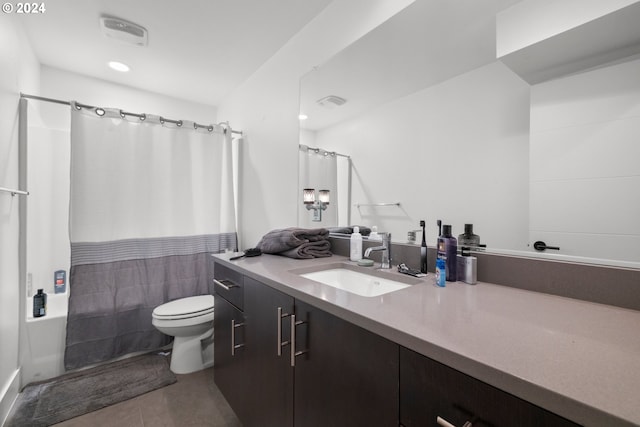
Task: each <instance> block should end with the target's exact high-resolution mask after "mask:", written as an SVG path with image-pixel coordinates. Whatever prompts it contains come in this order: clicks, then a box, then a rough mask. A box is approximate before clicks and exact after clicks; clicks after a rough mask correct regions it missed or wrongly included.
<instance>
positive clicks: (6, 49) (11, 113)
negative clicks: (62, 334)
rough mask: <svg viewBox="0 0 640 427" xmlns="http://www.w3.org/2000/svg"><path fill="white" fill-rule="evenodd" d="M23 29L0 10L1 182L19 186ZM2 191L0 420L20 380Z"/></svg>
mask: <svg viewBox="0 0 640 427" xmlns="http://www.w3.org/2000/svg"><path fill="white" fill-rule="evenodd" d="M26 40H27V39H26V36H25V35H24V33H23V31H22V29H21V28H20V27H19V26H17V25H16V24H15V22H12V20H11V18H10V16H9V15H5V14H1V15H0V76H2V78H1V79H0V117H1V119H0V187H7V188H18V101H19V97H20V95H19V94H20V92H21V91H23V92H37V91H38V81H39V66H38V62H37V60H36V59H35V56H34V54H33V51H32V49H31V47H30V46H29V43H28V42H27V41H26ZM20 197H24V196H15V197H12V196H11V195H10V194H8V193H0V343H1V344H0V424H2V421H3V420H4V419H5V417H6V415H7V413H8V411H9V408H10V405H11V404H12V403H13V400H14V399H15V397H16V395H17V392H18V386H19V384H18V383H19V372H18V342H19V336H18V330H19V319H20V317H19V316H20V310H19V304H18V301H19V300H20V286H19V281H20V278H19V274H20V271H19V259H18V250H19V231H20V230H19V227H20V222H19V211H18V203H19V198H20Z"/></svg>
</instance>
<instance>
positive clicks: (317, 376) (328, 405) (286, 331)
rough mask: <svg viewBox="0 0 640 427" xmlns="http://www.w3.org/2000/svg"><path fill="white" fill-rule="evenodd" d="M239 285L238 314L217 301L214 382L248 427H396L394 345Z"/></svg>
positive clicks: (246, 281) (256, 285) (269, 292)
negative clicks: (293, 347)
mask: <svg viewBox="0 0 640 427" xmlns="http://www.w3.org/2000/svg"><path fill="white" fill-rule="evenodd" d="M216 270H218V265H216ZM216 276H217V275H216ZM242 280H243V283H242V287H243V289H242V290H243V292H244V296H243V298H242V301H243V311H240V310H238V308H237V307H235V306H233V305H232V304H230V303H229V302H228V301H227V300H226V299H224V298H223V297H222V296H220V295H219V294H216V306H215V307H216V308H215V310H216V315H215V320H214V325H215V326H214V333H215V335H214V340H215V343H214V349H215V365H214V381H215V382H216V385H217V386H218V388H220V390H221V392H222V394H223V395H224V396H225V398H226V399H227V401H228V402H229V404H230V405H231V407H232V408H233V410H234V411H235V412H236V415H237V416H238V418H240V421H242V423H243V425H244V426H245V427H252V426H259V427H269V426H274V427H287V426H293V425H295V426H296V427H306V426H309V427H311V426H323V427H325V426H343V425H344V426H347V425H348V426H367V427H368V426H377V425H380V426H393V425H397V422H398V345H397V344H394V343H392V342H390V341H388V340H385V339H383V338H381V337H379V336H377V335H375V334H372V333H371V332H368V331H366V330H364V329H362V328H360V327H357V326H355V325H353V324H351V323H348V322H345V321H344V320H341V319H339V318H337V317H335V316H333V315H331V314H329V313H326V312H324V311H322V310H319V309H317V308H315V307H313V306H311V305H308V304H305V303H302V302H300V301H297V300H294V298H292V297H291V296H289V295H286V294H284V293H282V292H279V291H277V290H275V289H273V288H271V287H269V286H267V285H264V284H262V283H260V282H258V281H256V280H254V279H252V278H250V277H247V276H244V277H243V279H242ZM223 283H225V282H223ZM227 284H228V283H227ZM216 290H217V288H216ZM222 290H223V291H225V290H224V288H223V289H222ZM232 321H233V322H232ZM238 322H240V323H241V326H239V327H236V328H235V329H233V330H232V328H233V327H232V323H233V324H234V325H236V326H238V324H239V323H238ZM292 324H295V326H294V328H293V329H294V330H295V334H296V335H295V337H294V339H292V335H291V331H292ZM232 334H234V335H233V337H232ZM232 338H233V339H232ZM232 341H233V343H234V344H235V346H241V347H237V348H235V350H234V353H235V354H234V355H231V352H232V350H231V348H232ZM293 344H295V352H294V354H293V355H292V354H291V346H292V345H293ZM296 354H297V355H296ZM292 365H295V367H294V366H292Z"/></svg>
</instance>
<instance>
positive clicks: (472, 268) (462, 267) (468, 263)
mask: <svg viewBox="0 0 640 427" xmlns="http://www.w3.org/2000/svg"><path fill="white" fill-rule="evenodd" d="M457 264H458V265H457V270H456V273H457V274H458V280H459V281H461V282H464V283H467V284H469V285H475V284H476V283H477V282H478V259H477V258H476V257H474V256H471V252H470V251H469V248H467V247H463V248H462V250H461V251H460V255H458V256H457Z"/></svg>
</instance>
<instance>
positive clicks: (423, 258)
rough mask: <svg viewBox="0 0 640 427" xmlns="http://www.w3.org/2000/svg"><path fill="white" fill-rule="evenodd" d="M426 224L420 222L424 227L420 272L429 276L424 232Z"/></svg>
mask: <svg viewBox="0 0 640 427" xmlns="http://www.w3.org/2000/svg"><path fill="white" fill-rule="evenodd" d="M424 226H425V222H424V221H420V227H422V245H421V246H420V272H421V273H424V274H427V240H426V235H425V232H424Z"/></svg>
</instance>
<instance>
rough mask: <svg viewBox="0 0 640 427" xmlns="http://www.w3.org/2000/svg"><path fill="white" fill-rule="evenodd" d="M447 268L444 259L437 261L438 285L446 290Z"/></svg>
mask: <svg viewBox="0 0 640 427" xmlns="http://www.w3.org/2000/svg"><path fill="white" fill-rule="evenodd" d="M446 275H447V271H446V266H445V262H444V258H438V259H436V285H438V286H440V287H441V288H444V287H445V286H446Z"/></svg>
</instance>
